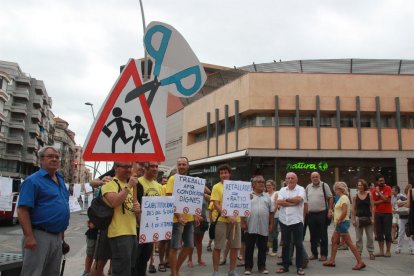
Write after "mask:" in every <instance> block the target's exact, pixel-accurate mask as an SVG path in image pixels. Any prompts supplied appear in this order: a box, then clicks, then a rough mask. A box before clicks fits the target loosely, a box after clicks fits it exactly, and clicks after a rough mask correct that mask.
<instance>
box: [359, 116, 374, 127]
mask: <svg viewBox="0 0 414 276" xmlns="http://www.w3.org/2000/svg"><path fill="white" fill-rule="evenodd" d="M361 127H366V128H371V127H377V124H376V120H375V116H374V115H363V116H361Z"/></svg>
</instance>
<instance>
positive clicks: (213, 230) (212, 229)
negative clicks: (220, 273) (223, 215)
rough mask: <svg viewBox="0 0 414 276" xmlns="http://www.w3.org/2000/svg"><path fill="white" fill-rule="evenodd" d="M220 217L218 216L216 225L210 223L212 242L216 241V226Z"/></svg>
mask: <svg viewBox="0 0 414 276" xmlns="http://www.w3.org/2000/svg"><path fill="white" fill-rule="evenodd" d="M219 217H220V215H218V216H217V218H216V220H215V221H214V223H210V227H209V228H208V235H209V237H210V240H214V238H215V237H216V224H217V221H218V219H219Z"/></svg>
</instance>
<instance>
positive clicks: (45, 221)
mask: <svg viewBox="0 0 414 276" xmlns="http://www.w3.org/2000/svg"><path fill="white" fill-rule="evenodd" d="M38 155H39V161H40V167H41V168H40V169H39V171H37V172H35V173H34V174H32V175H30V176H29V177H27V178H26V180H25V181H24V182H23V183H22V185H21V187H20V198H19V202H18V216H19V222H20V225H21V227H22V230H23V235H24V238H23V267H22V273H21V275H59V268H60V263H61V259H62V239H63V232H64V231H65V230H66V228H67V227H68V225H69V216H70V213H69V193H68V190H67V189H66V186H65V182H64V180H63V176H62V175H61V174H60V173H58V172H57V170H58V168H59V164H60V162H59V160H60V155H59V152H58V151H57V149H55V148H54V147H52V146H46V147H44V148H41V149H40V150H39V152H38Z"/></svg>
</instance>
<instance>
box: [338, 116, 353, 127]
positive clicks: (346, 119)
mask: <svg viewBox="0 0 414 276" xmlns="http://www.w3.org/2000/svg"><path fill="white" fill-rule="evenodd" d="M341 127H354V118H353V117H352V116H350V115H345V116H343V117H341Z"/></svg>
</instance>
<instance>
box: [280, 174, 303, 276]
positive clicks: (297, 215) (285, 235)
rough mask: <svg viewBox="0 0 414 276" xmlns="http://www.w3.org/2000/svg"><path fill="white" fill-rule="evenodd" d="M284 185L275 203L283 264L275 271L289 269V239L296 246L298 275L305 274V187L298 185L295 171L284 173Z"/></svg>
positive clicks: (286, 270) (281, 271)
mask: <svg viewBox="0 0 414 276" xmlns="http://www.w3.org/2000/svg"><path fill="white" fill-rule="evenodd" d="M286 184H287V186H286V187H283V188H282V189H280V191H279V194H278V200H277V204H278V205H279V206H280V210H279V223H280V228H281V230H282V241H283V244H284V246H283V248H282V260H283V266H282V267H280V268H279V269H278V270H276V273H285V272H288V271H289V264H290V248H289V244H290V240H291V238H292V237H293V243H294V244H295V248H296V269H297V274H298V275H305V272H304V270H303V261H304V260H303V205H304V198H305V189H304V188H303V187H301V186H299V185H298V177H297V175H296V174H295V173H292V172H289V173H287V174H286Z"/></svg>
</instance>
